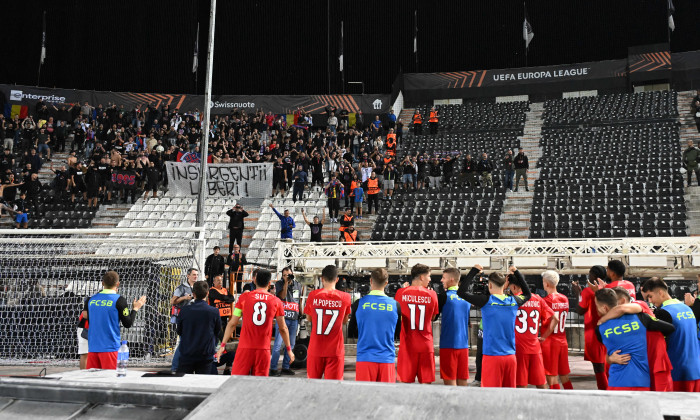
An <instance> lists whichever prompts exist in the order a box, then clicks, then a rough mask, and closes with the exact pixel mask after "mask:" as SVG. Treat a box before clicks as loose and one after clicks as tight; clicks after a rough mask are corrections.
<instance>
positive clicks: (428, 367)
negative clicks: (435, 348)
mask: <svg viewBox="0 0 700 420" xmlns="http://www.w3.org/2000/svg"><path fill="white" fill-rule="evenodd" d="M396 372H397V375H398V378H399V381H401V382H406V383H413V382H415V380H416V376H417V377H418V382H419V383H421V384H429V383H432V382H435V353H434V352H432V351H431V352H426V353H413V354H409V352H408V350H405V349H403V348H402V347H399V356H398V358H397V360H396Z"/></svg>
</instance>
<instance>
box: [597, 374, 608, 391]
mask: <svg viewBox="0 0 700 420" xmlns="http://www.w3.org/2000/svg"><path fill="white" fill-rule="evenodd" d="M595 381H596V383H597V384H598V389H600V390H606V389H608V377H607V376H606V375H605V372H598V373H596V374H595Z"/></svg>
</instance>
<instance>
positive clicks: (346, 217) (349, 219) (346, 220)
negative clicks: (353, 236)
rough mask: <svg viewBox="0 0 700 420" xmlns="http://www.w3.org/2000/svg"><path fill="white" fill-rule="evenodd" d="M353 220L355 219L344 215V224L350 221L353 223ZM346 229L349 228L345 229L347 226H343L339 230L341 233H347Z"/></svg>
mask: <svg viewBox="0 0 700 420" xmlns="http://www.w3.org/2000/svg"><path fill="white" fill-rule="evenodd" d="M352 219H353V216H350V217H348V215H347V214H344V215H343V222H349V221H351V220H352ZM345 229H347V227H345V226H341V227H340V228H338V230H339V231H341V232H345Z"/></svg>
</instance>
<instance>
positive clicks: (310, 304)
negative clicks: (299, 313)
mask: <svg viewBox="0 0 700 420" xmlns="http://www.w3.org/2000/svg"><path fill="white" fill-rule="evenodd" d="M304 313H305V314H306V316H307V317H308V319H310V320H311V327H312V328H311V338H310V340H309V356H314V357H338V356H343V355H345V345H344V344H343V320H344V319H345V317H346V316H347V315H348V314H349V313H350V295H349V294H347V293H345V292H341V291H340V290H324V289H318V290H314V291H312V292H311V293H309V297H308V298H307V299H306V307H305V308H304Z"/></svg>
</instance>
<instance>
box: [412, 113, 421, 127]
mask: <svg viewBox="0 0 700 420" xmlns="http://www.w3.org/2000/svg"><path fill="white" fill-rule="evenodd" d="M413 124H423V117H421V115H420V114H419V113H417V112H416V113H415V115H413Z"/></svg>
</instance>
